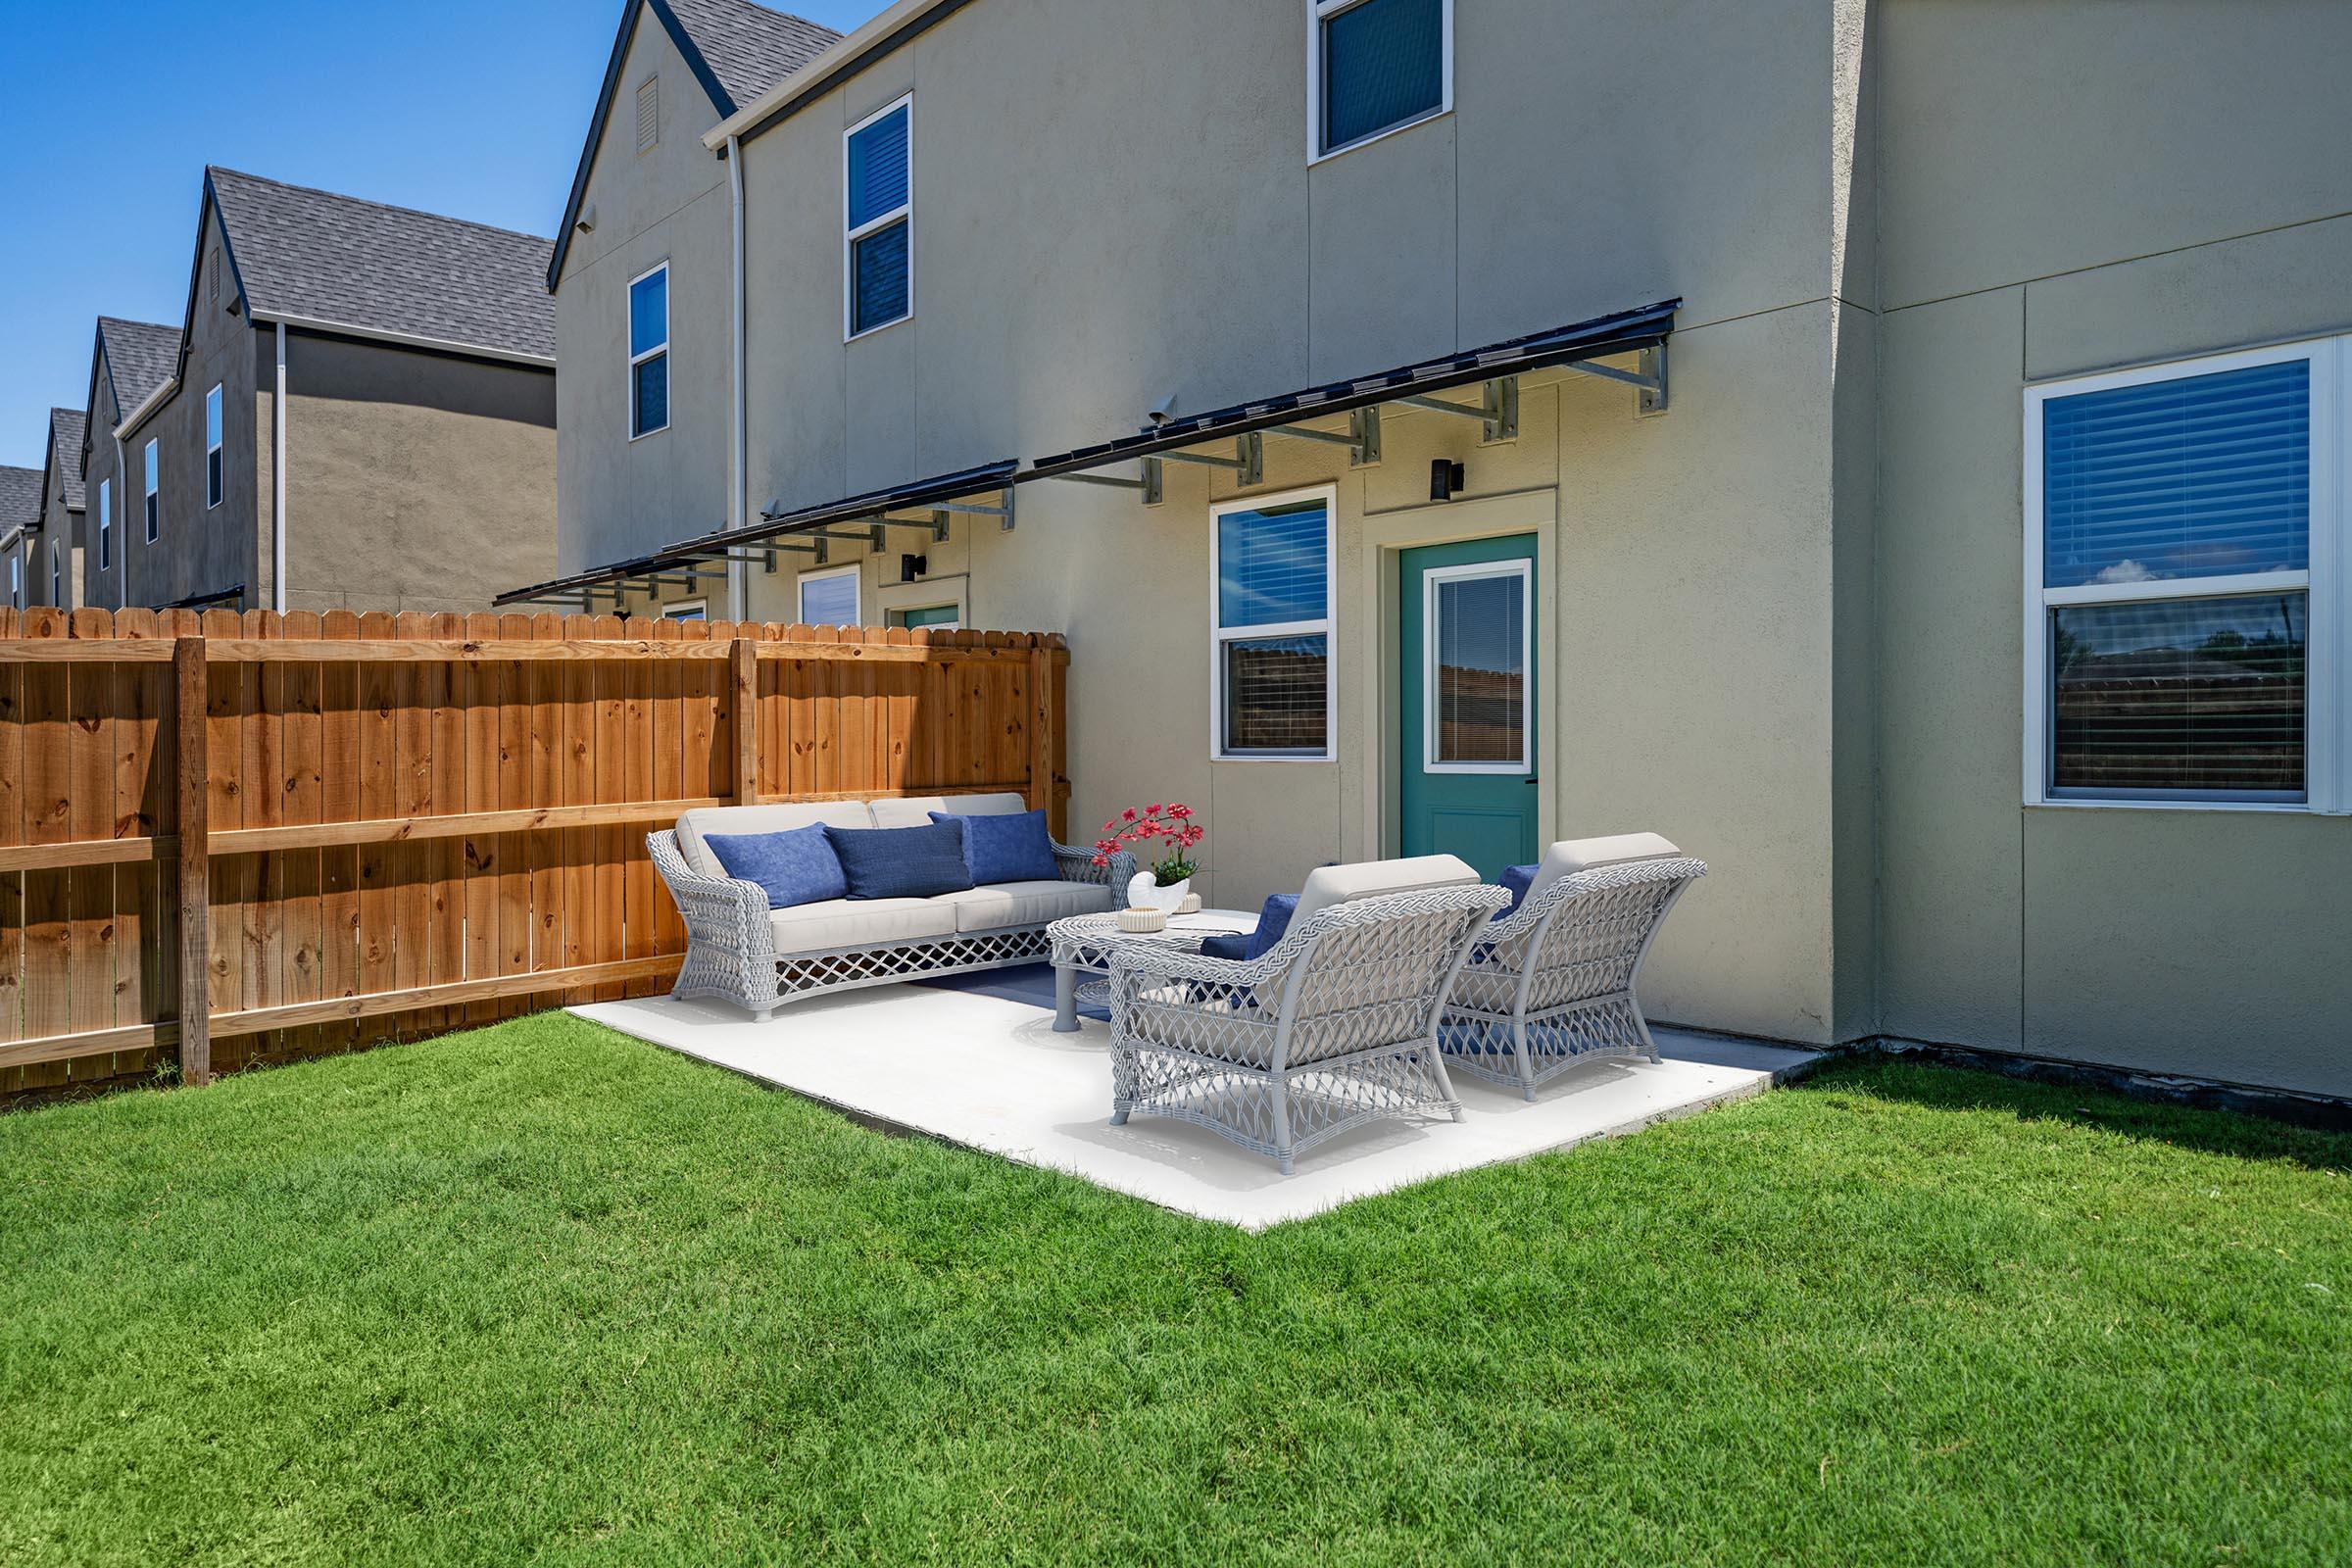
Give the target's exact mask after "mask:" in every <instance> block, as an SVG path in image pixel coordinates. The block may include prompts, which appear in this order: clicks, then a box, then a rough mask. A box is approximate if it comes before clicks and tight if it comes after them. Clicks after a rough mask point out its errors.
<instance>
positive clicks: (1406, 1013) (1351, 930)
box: [1282, 887, 1502, 1062]
mask: <svg viewBox="0 0 2352 1568" xmlns="http://www.w3.org/2000/svg"><path fill="white" fill-rule="evenodd" d="M1501 900H1502V895H1501V893H1500V890H1498V889H1495V888H1484V887H1457V888H1428V889H1423V890H1420V891H1418V892H1413V893H1400V894H1394V895H1391V896H1388V897H1385V898H1378V899H1358V900H1354V901H1352V902H1350V903H1348V904H1344V905H1338V906H1335V907H1331V908H1328V909H1324V910H1321V911H1319V912H1317V913H1316V914H1315V915H1314V916H1313V917H1312V918H1311V919H1310V920H1309V921H1308V922H1307V923H1306V926H1305V927H1304V929H1302V930H1299V931H1295V932H1293V933H1292V934H1291V935H1290V936H1289V937H1286V939H1285V942H1284V945H1285V946H1287V945H1288V944H1289V942H1291V941H1294V940H1295V941H1297V942H1299V945H1300V946H1301V947H1302V948H1303V949H1304V952H1303V953H1302V954H1301V955H1300V956H1299V959H1298V960H1297V961H1296V963H1295V964H1294V966H1293V968H1292V970H1291V973H1290V975H1289V976H1288V977H1287V983H1286V984H1285V986H1284V988H1283V990H1284V998H1283V1003H1282V1005H1283V1008H1284V1016H1285V1017H1286V1018H1287V1019H1288V1020H1289V1023H1290V1028H1291V1034H1290V1041H1289V1049H1288V1050H1287V1051H1286V1052H1285V1053H1284V1056H1285V1059H1287V1060H1289V1061H1292V1062H1301V1061H1313V1060H1319V1059H1321V1058H1323V1057H1326V1056H1336V1055H1344V1054H1347V1053H1348V1052H1352V1051H1362V1050H1366V1049H1368V1048H1370V1047H1373V1046H1380V1045H1387V1044H1390V1043H1392V1042H1395V1041H1399V1040H1410V1039H1413V1038H1416V1037H1418V1036H1421V1035H1425V1034H1427V1033H1429V1031H1430V1029H1431V1028H1432V1026H1433V1024H1434V1021H1435V1016H1436V1012H1437V1009H1438V1007H1439V1005H1441V1004H1442V1003H1443V1001H1444V999H1445V992H1446V982H1447V980H1448V979H1449V978H1450V977H1451V975H1452V973H1453V969H1454V965H1455V964H1456V962H1457V961H1458V960H1459V959H1460V958H1461V956H1462V954H1463V952H1464V950H1465V949H1466V947H1467V945H1468V943H1469V940H1470V937H1471V934H1472V933H1473V932H1474V931H1476V930H1477V929H1478V928H1479V927H1481V926H1483V925H1485V924H1486V923H1487V921H1488V920H1489V919H1490V918H1491V917H1492V916H1493V914H1494V911H1495V908H1496V907H1498V906H1499V904H1500V903H1501Z"/></svg>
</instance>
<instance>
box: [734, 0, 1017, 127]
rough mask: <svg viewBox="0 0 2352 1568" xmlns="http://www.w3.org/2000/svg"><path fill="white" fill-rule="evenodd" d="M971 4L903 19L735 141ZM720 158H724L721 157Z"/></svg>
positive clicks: (949, 2)
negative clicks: (903, 20)
mask: <svg viewBox="0 0 2352 1568" xmlns="http://www.w3.org/2000/svg"><path fill="white" fill-rule="evenodd" d="M971 3H972V0H942V3H941V4H939V5H935V6H933V7H931V8H930V9H929V10H927V11H925V12H923V13H922V15H920V16H916V17H909V18H907V21H906V22H905V24H903V25H900V26H898V27H896V28H894V29H893V30H891V31H890V32H888V33H885V34H884V35H883V36H881V37H879V38H876V39H875V40H874V41H873V42H872V43H870V44H867V45H866V46H865V47H864V48H862V49H860V50H858V52H857V53H856V54H854V55H852V56H850V57H849V58H848V59H847V60H844V61H842V62H841V63H840V64H839V65H837V66H834V67H833V68H832V69H830V70H828V71H827V72H826V73H824V74H823V75H821V76H811V77H810V78H809V81H808V82H807V83H806V84H805V85H804V86H803V87H802V88H801V90H800V91H798V92H796V93H794V94H793V95H792V96H791V97H789V98H787V99H785V100H784V101H783V102H782V103H780V104H778V105H776V107H775V108H774V109H772V110H770V111H769V112H768V113H766V114H764V115H762V116H760V119H759V120H758V121H756V122H754V123H752V125H751V126H750V127H749V128H747V129H745V130H744V131H743V132H742V133H741V134H740V135H739V136H737V137H736V140H738V141H750V140H751V139H752V138H753V137H754V136H757V135H760V133H761V132H763V131H765V130H767V129H769V128H770V127H771V126H773V125H775V124H776V123H779V122H781V121H786V120H790V119H791V118H792V117H793V116H794V115H797V114H799V113H800V112H801V111H802V110H803V109H806V108H807V107H808V106H809V103H810V102H812V101H813V100H815V99H818V98H821V97H823V96H824V95H825V94H826V93H828V92H831V91H832V90H833V89H834V88H835V87H838V86H840V85H841V84H842V83H843V82H845V81H847V80H848V79H849V78H850V77H852V76H855V75H856V74H858V73H859V72H861V71H863V70H864V69H865V68H866V67H868V66H870V65H872V64H873V63H874V62H875V61H876V60H879V59H880V58H881V57H882V56H884V55H887V54H889V53H890V52H891V51H893V50H895V49H903V48H905V47H906V46H907V44H908V43H911V42H912V41H913V40H914V39H915V38H916V37H917V36H919V35H920V34H922V33H925V32H928V31H930V30H931V29H932V28H933V27H935V26H937V25H939V24H940V23H943V22H945V21H947V20H948V18H950V17H952V16H954V15H955V14H956V12H958V11H961V10H962V9H963V8H964V7H965V6H967V5H970V4H971ZM729 113H732V111H729ZM722 118H723V117H722ZM721 156H724V155H723V154H722V155H721Z"/></svg>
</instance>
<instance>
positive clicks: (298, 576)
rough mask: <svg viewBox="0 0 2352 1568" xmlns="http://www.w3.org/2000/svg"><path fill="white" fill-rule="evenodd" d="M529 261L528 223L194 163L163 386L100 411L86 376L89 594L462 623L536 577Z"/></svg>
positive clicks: (536, 452)
mask: <svg viewBox="0 0 2352 1568" xmlns="http://www.w3.org/2000/svg"><path fill="white" fill-rule="evenodd" d="M547 258H548V244H547V241H545V240H544V239H539V238H535V237H533V236H531V235H528V234H515V233H510V232H508V231H507V230H504V229H497V228H489V227H485V226H484V225H482V224H478V223H468V222H465V221H460V220H457V219H452V218H442V217H439V216H436V215H433V214H429V213H418V212H413V211H410V210H408V209H406V208H398V207H387V206H383V205H381V204H379V203H375V202H368V201H362V200H359V199H357V198H355V197H350V196H338V195H335V194H332V193H330V192H327V191H319V190H311V189H307V188H304V187H301V186H296V185H286V184H280V183H278V182H277V181H274V180H269V179H262V178H259V177H257V176H255V175H252V174H243V173H238V172H234V171H231V170H225V169H208V170H207V171H206V172H205V181H204V196H203V202H202V205H201V208H200V211H199V215H198V220H197V225H196V244H195V257H194V262H193V264H192V266H191V267H190V270H189V286H188V305H187V315H186V319H185V321H184V323H183V326H182V328H181V330H180V332H179V333H177V334H175V337H176V342H175V345H174V348H173V352H172V356H171V360H170V363H169V365H168V367H167V369H166V373H165V376H164V378H163V380H162V381H161V383H160V384H159V385H157V386H156V387H155V388H154V389H152V390H151V391H150V392H149V393H148V394H147V395H146V396H145V398H144V399H143V400H140V401H139V402H137V403H134V404H132V405H130V406H128V407H123V406H122V399H121V398H120V397H112V398H110V399H109V400H108V401H109V407H108V408H107V409H106V410H105V411H103V413H102V411H101V410H100V408H99V403H98V398H99V392H100V387H99V384H98V380H99V378H98V377H97V375H96V374H95V373H94V374H93V390H92V400H93V401H92V404H91V420H92V422H91V432H92V439H91V449H92V462H91V466H90V467H89V470H88V475H87V477H88V482H89V486H90V489H91V493H92V495H93V496H94V497H95V498H96V499H94V500H93V502H92V504H91V505H92V510H93V513H94V514H95V515H93V517H92V519H91V520H90V521H89V522H88V523H87V525H86V531H87V532H88V533H89V535H90V536H91V537H92V539H93V541H97V540H99V539H100V538H101V537H102V536H104V538H105V543H104V544H102V545H97V544H94V548H93V552H92V554H91V556H90V558H89V562H88V564H87V571H86V590H85V598H86V599H87V600H88V602H89V603H91V604H94V605H104V606H118V605H145V606H153V607H164V606H183V607H208V608H209V607H216V606H218V607H225V608H229V609H240V608H241V609H279V610H313V611H323V610H353V611H363V612H365V611H404V610H412V611H463V610H479V609H481V608H483V607H484V605H485V604H486V602H487V600H488V597H489V594H490V593H491V592H492V590H493V589H494V588H495V586H496V585H497V584H498V583H500V582H502V581H504V580H506V579H507V578H508V577H509V576H510V575H511V574H513V573H515V572H517V571H520V572H524V573H526V574H527V573H529V572H532V571H539V570H545V569H547V567H548V565H549V564H552V563H553V561H554V559H555V555H554V548H555V417H556V409H555V361H554V341H555V340H554V331H553V319H552V312H551V309H550V305H549V301H548V299H547V295H546V290H545V286H544V283H543V278H544V276H545V273H546V270H547ZM100 337H101V361H102V363H103V362H104V361H105V352H104V351H105V348H106V343H107V337H108V334H107V330H106V326H105V324H103V323H102V326H101V331H100ZM125 358H127V356H125Z"/></svg>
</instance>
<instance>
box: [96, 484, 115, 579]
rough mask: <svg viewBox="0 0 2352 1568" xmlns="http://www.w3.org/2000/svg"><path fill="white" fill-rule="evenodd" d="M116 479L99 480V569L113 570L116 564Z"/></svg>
mask: <svg viewBox="0 0 2352 1568" xmlns="http://www.w3.org/2000/svg"><path fill="white" fill-rule="evenodd" d="M114 486H115V481H114V480H113V479H111V478H108V479H101V480H99V481H98V569H99V570H100V571H111V570H113V569H114V564H115V539H114V533H115V489H114Z"/></svg>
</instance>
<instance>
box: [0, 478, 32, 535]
mask: <svg viewBox="0 0 2352 1568" xmlns="http://www.w3.org/2000/svg"><path fill="white" fill-rule="evenodd" d="M40 520H41V470H40V469H38V468H0V528H5V529H7V530H9V531H10V532H11V533H14V532H16V531H17V530H19V529H21V528H30V527H33V526H35V525H37V524H38V523H39V522H40Z"/></svg>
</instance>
